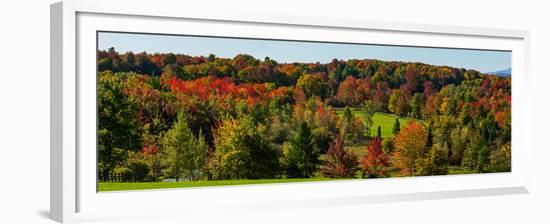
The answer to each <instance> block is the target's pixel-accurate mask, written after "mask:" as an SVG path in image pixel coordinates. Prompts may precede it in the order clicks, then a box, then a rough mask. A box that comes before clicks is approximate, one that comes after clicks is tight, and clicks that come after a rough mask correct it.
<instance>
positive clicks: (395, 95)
mask: <svg viewBox="0 0 550 224" xmlns="http://www.w3.org/2000/svg"><path fill="white" fill-rule="evenodd" d="M408 101H409V99H408V97H407V95H406V94H405V93H403V92H402V91H401V90H399V89H394V90H392V94H391V95H390V99H389V101H388V109H389V110H390V112H392V113H394V114H396V115H398V116H405V115H407V113H408V111H409V104H408Z"/></svg>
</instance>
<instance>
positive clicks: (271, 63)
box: [51, 1, 529, 222]
mask: <svg viewBox="0 0 550 224" xmlns="http://www.w3.org/2000/svg"><path fill="white" fill-rule="evenodd" d="M151 4H152V3H151ZM181 4H183V3H178V2H171V5H176V6H177V5H181ZM174 8H178V7H161V8H158V7H151V6H150V5H149V3H146V2H138V3H136V4H132V5H127V4H123V3H117V2H110V3H109V7H106V5H104V4H100V3H93V4H92V3H89V2H85V1H82V2H81V1H64V2H61V3H57V4H54V5H52V7H51V215H52V218H53V219H55V220H57V221H60V222H75V221H83V220H97V219H116V218H120V217H126V216H130V215H131V216H133V217H136V218H140V217H157V216H166V215H171V216H178V215H185V214H198V213H205V212H206V210H207V209H208V211H209V212H212V211H213V210H227V209H228V208H230V209H234V210H235V211H249V210H256V209H259V210H261V209H268V208H283V207H284V208H297V207H308V206H318V205H329V204H330V205H342V204H350V203H376V202H385V201H403V200H423V199H434V198H448V197H465V196H474V195H501V194H516V193H527V192H528V191H527V184H528V177H529V175H528V161H529V158H528V157H529V145H528V142H527V141H526V138H525V136H527V135H528V134H529V133H528V130H529V128H528V125H529V120H528V118H527V117H526V115H527V111H526V110H527V108H528V107H527V105H528V103H529V91H528V90H529V89H528V84H529V79H528V72H527V68H528V66H527V65H528V64H527V62H528V61H527V58H528V57H527V55H528V52H527V50H528V38H529V35H528V33H527V32H526V31H518V30H501V29H487V28H469V27H452V26H432V25H419V24H405V23H389V22H372V21H356V20H343V19H331V18H300V17H289V16H280V15H265V14H262V15H256V14H251V13H243V12H238V13H236V12H233V13H235V14H232V13H228V12H223V11H221V10H220V11H219V12H218V11H215V10H214V11H211V9H208V10H206V9H203V8H201V7H200V6H197V7H196V8H193V7H185V8H186V10H184V11H181V10H175V9H174ZM180 8H183V7H180ZM512 93H513V94H512ZM512 111H513V113H512ZM138 201H139V202H140V203H136V202H138ZM142 211H147V212H142ZM182 211H185V213H182Z"/></svg>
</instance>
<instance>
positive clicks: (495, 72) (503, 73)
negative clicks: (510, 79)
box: [487, 68, 512, 76]
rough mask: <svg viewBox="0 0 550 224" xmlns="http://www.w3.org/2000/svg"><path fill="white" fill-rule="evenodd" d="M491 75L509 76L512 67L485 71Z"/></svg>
mask: <svg viewBox="0 0 550 224" xmlns="http://www.w3.org/2000/svg"><path fill="white" fill-rule="evenodd" d="M487 73H488V74H491V75H498V76H511V75H512V68H507V69H504V70H499V71H494V72H487Z"/></svg>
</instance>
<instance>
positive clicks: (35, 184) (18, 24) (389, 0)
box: [0, 0, 550, 224]
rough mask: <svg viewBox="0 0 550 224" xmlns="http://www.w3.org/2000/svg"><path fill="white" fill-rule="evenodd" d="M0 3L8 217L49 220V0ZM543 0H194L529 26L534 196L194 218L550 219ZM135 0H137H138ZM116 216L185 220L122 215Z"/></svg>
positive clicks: (0, 207) (549, 79)
mask: <svg viewBox="0 0 550 224" xmlns="http://www.w3.org/2000/svg"><path fill="white" fill-rule="evenodd" d="M50 3H53V1H51V0H46V1H44V0H19V1H4V2H3V4H2V6H1V7H0V29H1V34H0V105H2V106H1V107H0V223H54V222H53V221H51V220H49V218H48V213H49V4H50ZM545 3H546V2H545V1H527V0H524V1H505V0H500V1H498V0H497V1H493V0H490V1H480V0H461V1H452V2H451V1H438V0H429V1H423V0H416V1H407V0H402V1H394V0H377V1H351V0H338V1H326V2H321V1H312V2H307V1H298V0H278V1H258V0H256V1H243V0H232V1H222V0H220V1H217V2H210V1H207V0H203V1H194V3H190V4H203V5H204V4H206V5H209V6H210V7H222V8H226V9H227V10H231V9H236V8H245V9H246V10H250V11H259V12H263V11H265V12H277V13H281V14H290V15H304V16H325V17H335V18H351V19H353V18H357V19H363V20H365V19H366V20H380V21H406V22H413V23H429V24H442V25H460V26H479V27H494V28H513V29H526V30H530V31H531V34H532V42H531V77H532V80H531V83H532V88H533V91H534V93H533V96H532V99H531V100H532V101H531V102H532V108H530V111H531V120H532V122H533V124H531V127H533V129H535V130H533V131H532V132H531V133H533V135H532V136H531V145H532V147H533V148H532V149H531V151H532V154H533V160H532V166H533V175H532V181H531V185H530V190H531V194H528V195H512V196H494V197H478V198H462V199H445V200H433V201H416V202H399V203H385V204H371V205H353V206H343V207H323V208H307V209H300V210H281V211H266V212H261V213H254V214H213V215H212V216H209V217H198V216H196V217H194V216H191V217H188V219H186V223H197V222H209V223H210V222H211V223H219V222H223V223H233V222H238V223H297V222H299V221H301V222H304V223H314V222H315V223H347V222H350V223H397V222H406V223H417V222H422V223H461V224H463V223H549V222H550V217H549V214H548V211H549V208H550V174H549V172H548V171H550V169H549V167H550V165H549V163H550V162H549V161H550V144H548V140H549V136H548V133H549V131H548V130H549V128H550V121H549V119H548V112H549V110H548V109H549V108H550V100H548V99H549V97H550V88H549V87H548V86H550V72H549V71H550V69H549V68H548V61H549V60H550V57H548V55H549V53H550V24H549V22H548V21H550V13H549V12H548V9H549V8H550V7H549V6H548V5H546V4H545ZM129 4H132V3H131V2H130V3H129ZM110 223H181V222H176V221H175V220H173V219H169V218H167V219H165V220H142V221H139V222H138V221H137V220H131V219H128V220H121V221H118V222H110Z"/></svg>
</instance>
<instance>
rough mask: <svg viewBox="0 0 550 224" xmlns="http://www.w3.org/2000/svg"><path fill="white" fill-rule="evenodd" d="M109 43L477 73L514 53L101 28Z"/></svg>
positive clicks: (507, 62)
mask: <svg viewBox="0 0 550 224" xmlns="http://www.w3.org/2000/svg"><path fill="white" fill-rule="evenodd" d="M109 47H114V48H115V50H116V51H118V52H121V53H124V52H127V51H133V52H142V51H146V52H148V53H168V52H172V53H182V54H187V55H191V56H199V55H202V56H208V55H209V54H215V55H216V56H218V57H225V58H233V57H234V56H235V55H237V54H241V53H245V54H249V55H252V56H254V57H256V58H259V59H264V58H265V57H266V56H268V57H270V58H271V59H274V60H276V61H277V62H279V63H285V62H286V63H288V62H321V63H327V62H330V61H331V60H332V59H333V58H337V59H343V60H348V59H366V58H368V59H379V60H386V61H406V62H423V63H426V64H432V65H448V66H452V67H458V68H467V69H476V70H478V71H481V72H492V71H498V70H503V69H507V68H511V66H512V65H511V63H512V62H511V60H512V53H511V52H506V51H487V50H465V49H447V48H423V47H402V46H381V45H368V44H341V43H318V42H300V41H276V40H253V39H238V38H219V37H193V36H174V35H151V34H134V33H111V32H99V33H98V49H99V50H107V49H108V48H109Z"/></svg>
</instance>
